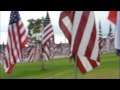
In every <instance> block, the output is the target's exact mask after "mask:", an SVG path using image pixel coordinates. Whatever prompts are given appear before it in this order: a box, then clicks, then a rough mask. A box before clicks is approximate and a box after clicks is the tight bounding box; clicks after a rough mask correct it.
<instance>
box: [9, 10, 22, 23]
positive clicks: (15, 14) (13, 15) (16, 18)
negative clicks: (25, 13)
mask: <svg viewBox="0 0 120 90" xmlns="http://www.w3.org/2000/svg"><path fill="white" fill-rule="evenodd" d="M20 19H21V18H20V14H19V12H18V11H11V15H10V22H9V24H13V23H18V22H19V20H20Z"/></svg>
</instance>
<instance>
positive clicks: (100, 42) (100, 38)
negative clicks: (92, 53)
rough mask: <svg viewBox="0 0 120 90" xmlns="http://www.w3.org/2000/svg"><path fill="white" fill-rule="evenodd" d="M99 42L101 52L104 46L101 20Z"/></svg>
mask: <svg viewBox="0 0 120 90" xmlns="http://www.w3.org/2000/svg"><path fill="white" fill-rule="evenodd" d="M98 42H99V49H100V52H101V50H102V47H103V38H102V29H101V22H100V21H99V39H98Z"/></svg>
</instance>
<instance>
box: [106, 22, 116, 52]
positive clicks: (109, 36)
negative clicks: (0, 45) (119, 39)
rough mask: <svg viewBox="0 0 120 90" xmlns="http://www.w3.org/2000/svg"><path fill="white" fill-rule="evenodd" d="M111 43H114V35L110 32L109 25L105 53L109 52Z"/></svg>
mask: <svg viewBox="0 0 120 90" xmlns="http://www.w3.org/2000/svg"><path fill="white" fill-rule="evenodd" d="M113 42H114V34H113V32H112V27H111V24H110V28H109V33H108V36H107V41H106V51H107V52H109V51H111V45H112V43H113Z"/></svg>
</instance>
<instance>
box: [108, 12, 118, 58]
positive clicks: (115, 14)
mask: <svg viewBox="0 0 120 90" xmlns="http://www.w3.org/2000/svg"><path fill="white" fill-rule="evenodd" d="M108 19H109V20H110V21H111V22H112V23H114V24H115V25H116V32H115V48H116V53H117V55H118V56H120V11H110V12H109V16H108Z"/></svg>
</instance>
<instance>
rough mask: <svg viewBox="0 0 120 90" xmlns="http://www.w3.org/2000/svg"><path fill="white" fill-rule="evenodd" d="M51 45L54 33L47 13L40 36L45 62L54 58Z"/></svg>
mask: <svg viewBox="0 0 120 90" xmlns="http://www.w3.org/2000/svg"><path fill="white" fill-rule="evenodd" d="M53 43H54V32H53V27H52V24H51V21H50V17H49V14H48V12H47V16H46V19H45V21H44V29H43V36H42V52H43V56H44V58H45V60H46V61H47V60H50V59H52V58H53V56H54V51H53V45H52V44H53Z"/></svg>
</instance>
